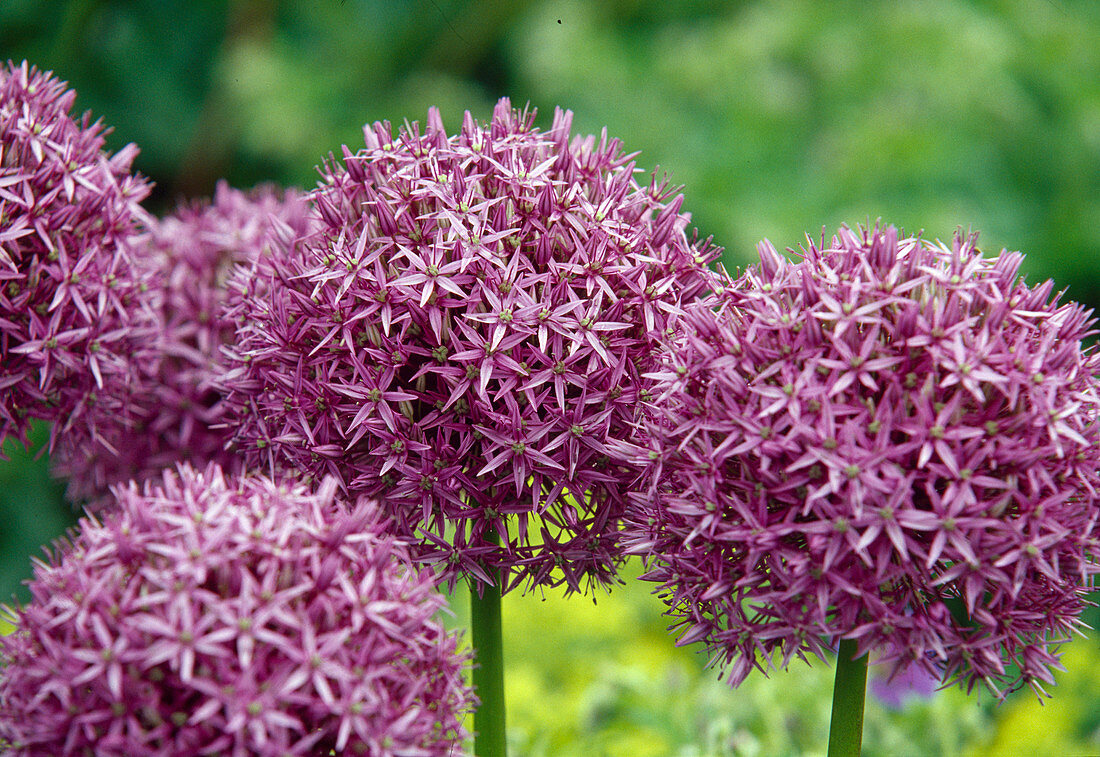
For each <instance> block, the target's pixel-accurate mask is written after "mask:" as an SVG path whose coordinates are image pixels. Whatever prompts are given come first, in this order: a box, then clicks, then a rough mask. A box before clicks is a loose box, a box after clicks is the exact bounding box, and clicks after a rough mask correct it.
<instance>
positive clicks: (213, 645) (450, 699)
mask: <svg viewBox="0 0 1100 757" xmlns="http://www.w3.org/2000/svg"><path fill="white" fill-rule="evenodd" d="M113 491H114V493H115V495H116V496H117V497H118V500H119V501H118V507H117V508H116V509H113V510H112V512H111V513H110V514H108V516H107V517H106V518H105V519H104V520H102V521H99V520H97V519H95V518H94V517H92V516H88V517H87V518H86V519H85V520H84V521H82V522H81V524H80V531H79V532H78V533H77V535H75V536H74V537H73V540H72V543H71V544H62V545H59V548H58V551H57V554H56V555H55V556H54V558H53V559H52V560H50V561H49V562H48V563H44V562H40V563H38V565H37V567H36V571H35V578H34V580H33V581H31V582H30V583H29V587H30V590H31V595H32V601H31V603H30V604H29V605H27V606H25V607H22V608H19V609H17V610H15V611H14V613H13V618H12V622H13V623H14V625H15V626H16V630H15V632H14V633H13V634H12V635H10V636H7V637H0V746H4V745H5V742H6V746H7V747H8V749H9V750H10V752H5V754H8V753H11V754H15V755H27V756H30V755H43V756H45V755H49V757H55V756H58V755H75V754H91V753H94V754H96V755H101V756H103V757H107V756H109V755H164V756H165V757H168V756H169V755H172V756H174V755H183V754H215V753H218V754H233V755H272V757H274V756H275V755H280V756H281V755H288V754H294V755H314V754H329V753H330V752H329V750H330V749H332V750H336V752H337V753H339V754H369V755H392V756H394V757H396V756H397V755H446V754H452V753H454V752H455V751H458V750H460V748H461V739H462V738H463V737H464V736H465V733H464V730H463V726H462V718H463V717H464V715H465V713H466V711H467V710H468V709H469V708H470V706H471V704H472V695H471V693H470V690H469V688H468V687H467V686H466V684H465V683H464V680H463V672H464V667H465V665H466V662H467V656H466V655H465V654H464V653H459V652H458V651H457V650H456V645H457V637H456V636H455V635H453V634H448V633H446V632H445V631H444V629H443V627H442V626H441V625H440V624H439V623H438V622H437V621H436V620H434V619H433V616H434V615H435V613H436V612H437V611H438V610H440V609H441V608H443V607H444V605H445V600H444V599H443V597H442V596H441V595H440V594H438V593H436V592H435V591H434V588H433V587H434V577H432V576H431V575H429V574H428V573H427V572H425V571H418V569H416V568H415V567H413V566H412V564H411V563H410V562H409V561H408V557H407V555H406V553H405V552H404V551H403V549H402V548H401V547H399V546H398V545H397V544H396V543H395V542H394V540H393V538H392V537H390V536H387V535H385V529H384V523H382V522H381V521H380V519H379V517H378V510H377V509H376V507H375V505H374V503H372V502H367V501H361V502H360V504H359V505H357V506H356V507H354V508H351V509H350V510H347V509H345V508H343V507H337V506H336V505H335V503H334V501H333V495H334V493H335V491H336V485H335V482H333V481H331V480H329V481H327V482H325V483H323V484H322V485H321V486H320V489H319V490H318V491H317V492H316V493H311V492H310V491H309V490H307V489H306V488H305V487H303V486H301V485H295V484H282V485H276V484H273V483H272V482H271V481H269V480H268V479H265V478H261V477H253V478H243V479H232V478H230V479H227V478H225V477H224V476H223V474H222V472H221V471H220V470H219V469H218V468H217V467H216V466H213V465H211V466H209V467H207V468H206V470H205V471H203V472H198V471H196V470H195V469H192V468H190V467H188V466H181V467H180V468H179V472H178V474H177V473H167V472H166V473H165V475H164V478H163V481H162V482H161V483H157V484H152V483H150V484H147V485H146V488H145V489H144V491H139V490H138V489H137V487H136V486H134V485H131V486H130V487H129V488H116V489H114V490H113Z"/></svg>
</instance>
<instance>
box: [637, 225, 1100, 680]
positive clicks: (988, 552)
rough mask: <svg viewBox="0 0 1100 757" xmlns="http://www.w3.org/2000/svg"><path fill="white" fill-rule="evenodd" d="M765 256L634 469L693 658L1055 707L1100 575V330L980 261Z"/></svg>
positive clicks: (881, 251) (640, 548)
mask: <svg viewBox="0 0 1100 757" xmlns="http://www.w3.org/2000/svg"><path fill="white" fill-rule="evenodd" d="M760 257H761V261H760V264H759V265H758V266H755V267H753V268H751V269H749V270H748V271H747V272H746V273H745V274H744V276H743V277H742V278H741V279H740V280H738V281H737V282H735V283H734V284H733V285H732V286H730V287H729V288H728V289H727V290H726V291H724V292H723V293H722V294H721V295H720V296H717V297H715V298H714V299H713V300H712V301H711V302H710V303H707V304H705V305H703V306H699V307H695V308H693V309H692V310H691V312H690V313H689V314H688V316H687V317H686V319H685V324H686V326H685V329H684V330H683V332H682V333H681V334H680V335H679V336H678V337H677V338H676V339H674V340H672V345H671V346H672V349H671V350H670V353H669V358H668V363H667V366H666V368H665V370H663V371H662V372H661V374H660V377H659V378H660V381H661V385H660V396H661V397H662V401H661V402H658V403H655V405H654V410H655V415H654V416H653V420H652V421H651V422H650V423H649V424H648V427H647V432H648V434H649V438H648V441H645V442H644V443H641V444H639V445H638V446H639V447H641V448H643V449H642V454H637V455H636V457H638V458H640V459H643V460H648V461H649V469H648V475H647V476H646V477H645V478H644V479H643V482H642V483H641V484H640V485H639V486H638V491H637V492H636V493H635V495H633V498H632V501H633V502H634V504H635V505H636V507H635V508H634V509H633V511H632V515H631V517H630V522H629V524H628V528H627V530H628V532H629V535H628V536H626V537H624V543H625V544H627V545H628V549H629V550H630V551H634V552H639V553H643V554H646V555H649V558H650V560H651V568H652V570H651V572H650V573H649V575H648V578H649V579H651V580H654V581H658V582H660V583H661V587H662V588H661V591H663V593H664V594H665V597H666V601H667V602H668V603H669V605H670V608H671V609H670V613H671V614H673V615H674V616H675V617H677V618H678V621H677V624H676V625H677V626H678V627H679V629H680V631H681V632H682V636H681V637H680V642H681V643H689V642H693V641H698V640H704V641H705V642H706V643H707V644H708V645H709V647H710V648H711V650H712V651H713V652H714V653H715V658H716V660H717V661H718V662H720V663H722V664H724V665H726V666H727V674H728V676H729V679H730V680H731V682H732V683H735V684H736V683H739V682H740V681H742V680H743V679H744V678H745V676H746V675H747V674H748V673H749V672H750V670H751V669H752V668H753V667H761V668H764V667H766V666H768V665H769V664H770V663H771V662H773V661H774V660H775V659H776V655H781V659H782V664H783V665H786V664H787V662H788V661H789V660H790V659H791V658H792V656H800V657H801V656H804V654H805V653H806V652H812V653H816V654H818V655H821V654H822V653H823V649H824V648H825V647H831V648H834V649H835V648H836V645H837V642H838V641H839V640H841V639H851V640H857V641H858V648H859V650H860V652H861V653H862V652H867V651H870V650H877V651H878V652H879V653H880V658H879V659H881V660H883V661H886V662H893V663H894V664H895V666H896V669H898V670H899V671H900V670H903V669H905V668H906V667H907V666H909V665H911V664H917V665H920V666H921V667H923V668H924V669H925V670H927V671H928V672H930V673H932V674H934V675H935V676H936V677H937V678H940V679H942V680H944V681H956V682H959V683H962V684H964V685H966V686H968V687H972V686H973V685H974V684H975V683H977V682H984V683H986V684H988V685H989V687H990V688H991V689H992V690H994V691H997V690H998V687H999V686H1002V685H1006V684H1007V686H1008V687H1010V688H1013V687H1016V686H1019V685H1021V684H1024V683H1026V684H1030V685H1032V686H1033V687H1035V688H1036V689H1037V690H1038V691H1042V689H1041V684H1042V683H1043V682H1049V681H1051V673H1050V669H1051V668H1052V667H1055V666H1056V664H1057V642H1058V641H1060V640H1062V639H1064V637H1065V636H1067V634H1068V633H1069V632H1070V631H1071V630H1073V629H1074V628H1075V627H1076V626H1077V625H1078V624H1079V620H1078V615H1079V613H1080V612H1081V610H1082V608H1083V606H1084V604H1085V597H1084V593H1085V591H1086V590H1087V587H1088V585H1089V584H1090V583H1091V577H1092V576H1093V575H1094V573H1095V572H1096V567H1095V564H1094V562H1093V561H1094V558H1095V554H1096V541H1097V540H1096V533H1095V530H1094V529H1095V524H1096V519H1097V513H1098V508H1097V487H1098V480H1097V475H1098V474H1097V469H1098V467H1100V423H1098V411H1100V393H1098V389H1100V386H1098V381H1097V375H1096V374H1097V371H1098V369H1100V364H1098V358H1097V353H1096V352H1095V351H1093V350H1092V349H1091V348H1090V349H1083V347H1082V340H1083V339H1084V338H1085V337H1086V336H1088V335H1089V334H1090V333H1092V332H1091V329H1092V325H1093V322H1092V321H1091V320H1090V313H1089V312H1087V311H1085V310H1084V309H1083V308H1081V307H1080V306H1078V305H1076V304H1072V303H1069V304H1061V305H1059V304H1058V298H1057V296H1055V297H1052V296H1051V288H1052V287H1051V283H1050V282H1046V283H1044V284H1041V285H1039V286H1037V287H1034V288H1029V287H1028V286H1026V285H1025V284H1024V283H1023V282H1022V280H1021V279H1019V278H1018V277H1017V269H1018V267H1019V265H1020V262H1021V259H1022V256H1021V255H1020V254H1019V253H1009V252H1002V253H1001V255H999V256H998V257H995V258H983V257H982V255H981V253H980V252H979V250H978V249H977V248H976V247H975V238H974V237H963V236H958V235H957V236H956V238H955V239H954V243H953V244H952V245H951V246H950V247H946V246H941V245H938V244H930V243H928V242H925V241H922V240H921V239H919V238H903V239H899V235H898V232H897V230H896V229H894V228H892V227H891V228H885V229H882V228H875V229H873V230H861V231H853V230H850V229H848V228H842V229H841V230H840V232H839V233H838V235H837V236H836V237H834V238H833V240H832V243H831V244H828V245H827V244H826V243H825V240H824V238H822V242H821V244H820V245H817V244H814V243H813V242H812V241H810V242H809V244H808V247H807V248H806V249H805V251H804V254H803V255H802V258H801V260H798V261H797V262H794V263H792V262H789V261H788V260H787V259H786V258H784V257H783V256H781V255H779V254H778V253H777V252H776V251H775V250H774V248H772V247H771V246H770V245H769V244H768V243H766V242H765V243H763V244H762V245H761V247H760ZM646 444H648V445H649V446H648V448H646V447H645V445H646ZM618 449H620V450H622V449H627V447H626V446H625V445H624V446H620V447H619V448H618Z"/></svg>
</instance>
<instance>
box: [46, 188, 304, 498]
mask: <svg viewBox="0 0 1100 757" xmlns="http://www.w3.org/2000/svg"><path fill="white" fill-rule="evenodd" d="M308 207H309V206H308V204H307V202H306V200H305V198H304V196H303V195H302V194H301V193H299V192H297V191H294V190H286V191H277V190H276V189H274V188H273V187H259V188H257V189H256V190H253V191H252V192H249V193H245V192H241V191H239V190H236V189H233V188H231V187H229V186H228V185H227V184H225V183H224V182H222V183H221V184H219V185H218V187H217V190H216V192H215V194H214V198H213V200H212V201H210V202H206V203H190V204H187V205H183V206H181V207H180V208H179V209H178V210H176V211H175V212H174V213H172V214H171V215H169V216H167V217H165V218H163V219H154V220H153V221H152V222H151V223H149V224H148V225H147V227H146V228H145V229H144V230H143V231H142V233H140V234H138V235H136V236H133V237H131V238H130V239H128V240H127V242H126V245H127V247H128V250H129V254H130V258H131V260H132V261H133V264H134V266H135V267H136V268H137V269H139V270H140V271H141V272H142V279H143V281H145V282H147V284H148V287H147V289H146V291H145V293H144V294H143V295H142V297H141V298H140V299H138V300H137V301H136V302H137V304H138V307H134V308H131V313H130V321H131V323H133V324H135V325H136V326H137V327H138V328H140V329H142V331H143V332H144V333H145V334H147V335H148V340H149V344H151V345H152V347H153V348H152V349H149V350H145V351H143V352H142V353H141V354H140V355H135V356H133V357H132V358H131V360H130V361H129V367H130V373H129V381H128V382H125V383H124V382H114V383H112V384H110V385H108V386H107V387H105V388H104V390H103V391H101V392H100V396H101V397H102V396H104V395H113V396H111V401H110V402H103V401H100V402H98V403H97V404H95V405H93V406H91V407H89V408H88V410H87V412H86V415H87V416H89V417H90V419H91V422H89V423H87V424H85V425H83V426H79V427H77V428H74V429H73V430H72V431H70V432H68V433H66V434H64V435H62V436H60V437H59V438H58V440H57V442H56V444H55V449H54V454H53V463H54V468H55V472H56V473H57V474H58V475H59V476H61V477H63V478H65V479H67V480H68V482H69V496H70V498H71V499H73V500H75V501H81V500H83V501H86V502H88V503H89V504H92V505H95V506H98V505H100V504H101V502H102V500H103V499H104V495H105V494H106V492H107V489H108V487H109V486H110V485H112V484H119V483H125V482H127V481H131V480H134V481H139V482H141V481H145V480H148V479H150V478H153V477H157V476H158V475H159V472H160V471H161V470H163V469H164V468H171V467H172V466H173V465H174V464H175V463H178V462H193V463H195V464H197V465H204V464H206V463H208V462H216V463H218V464H219V465H220V466H221V467H222V468H223V469H224V470H226V471H240V470H241V465H240V462H239V456H238V455H236V454H234V452H233V451H232V450H229V449H227V448H226V432H225V429H224V426H223V425H222V424H223V415H224V402H223V401H222V396H221V393H220V392H219V391H218V390H217V388H216V386H215V384H216V381H217V380H218V379H219V378H220V377H221V375H222V373H223V368H222V366H221V361H220V358H221V349H222V347H223V345H226V344H230V343H232V341H233V340H234V324H233V322H232V321H231V320H230V319H229V318H228V317H227V316H226V314H225V311H224V306H225V300H226V281H227V279H228V278H229V276H230V274H231V272H232V271H233V269H234V267H235V266H237V265H248V264H251V263H253V262H254V261H255V260H257V259H259V258H261V257H278V256H280V255H282V254H283V251H284V250H286V249H287V248H288V247H289V245H290V244H292V243H293V240H294V239H296V238H298V237H299V236H301V235H302V234H304V232H305V229H306V223H307V211H308Z"/></svg>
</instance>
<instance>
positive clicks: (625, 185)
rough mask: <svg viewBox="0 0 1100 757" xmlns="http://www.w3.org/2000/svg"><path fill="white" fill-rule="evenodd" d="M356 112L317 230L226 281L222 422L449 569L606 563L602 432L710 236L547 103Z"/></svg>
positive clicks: (611, 535) (450, 572) (615, 430)
mask: <svg viewBox="0 0 1100 757" xmlns="http://www.w3.org/2000/svg"><path fill="white" fill-rule="evenodd" d="M533 118H534V114H533V113H529V112H526V111H524V112H519V111H515V110H513V109H512V108H511V106H510V105H509V103H508V101H507V100H502V101H501V102H500V103H499V104H498V105H497V107H496V109H495V111H494V113H493V117H492V121H491V123H489V124H488V125H486V126H481V125H478V124H477V123H475V121H474V119H473V118H472V117H471V116H470V115H469V114H468V113H467V114H466V117H465V120H464V122H463V125H462V129H461V131H460V132H459V133H458V134H457V135H455V136H448V135H447V133H446V131H445V130H444V127H443V124H442V121H441V119H440V116H439V113H438V111H435V110H434V109H433V110H432V111H430V113H429V116H428V121H427V124H426V127H425V129H424V131H423V132H421V130H420V128H419V126H417V125H415V124H414V125H410V126H407V127H406V128H404V129H402V130H401V131H400V132H399V134H397V135H396V136H394V135H393V134H392V132H391V129H390V126H389V124H383V123H379V124H375V125H373V126H369V127H367V128H366V129H365V130H364V133H365V138H366V149H364V150H361V151H360V152H358V153H356V154H352V153H351V152H350V151H348V150H347V149H346V148H345V151H344V156H343V160H341V161H336V160H333V161H332V162H331V163H330V165H328V166H327V167H326V169H324V171H323V173H324V181H323V182H322V184H321V186H320V188H319V189H318V190H317V191H316V192H314V193H313V195H312V197H311V199H312V201H313V202H314V204H315V206H316V212H317V214H318V218H319V223H320V231H318V232H316V233H315V234H313V235H312V236H311V237H310V238H309V239H307V240H306V241H305V243H304V244H303V245H302V246H301V249H300V250H299V251H298V252H297V253H296V254H294V255H292V256H289V257H288V258H286V259H282V260H272V261H270V265H265V264H263V262H262V261H261V264H260V265H258V266H257V267H256V269H255V270H254V271H251V272H249V274H248V275H247V276H242V277H241V278H240V280H239V282H238V284H239V286H238V289H237V293H235V294H234V295H231V296H233V297H236V303H235V305H234V306H233V308H232V310H231V314H232V315H233V317H235V318H237V319H238V320H237V322H238V331H237V342H236V345H235V347H234V348H233V350H232V353H231V356H230V357H231V358H232V361H231V362H235V368H234V370H232V371H231V372H230V373H229V375H228V376H227V385H228V387H229V401H230V403H231V404H232V405H233V407H234V412H233V413H231V414H230V416H229V423H230V425H231V426H232V427H234V428H235V429H237V435H236V439H237V441H238V443H239V445H240V448H241V450H242V451H243V452H244V454H245V455H246V457H247V459H248V460H249V461H250V464H251V465H256V466H262V467H264V468H268V469H272V470H279V469H283V468H289V469H297V470H303V471H308V472H311V473H313V474H314V475H316V476H322V475H325V474H330V475H333V476H335V477H337V478H338V479H339V480H340V481H341V483H342V485H343V486H344V487H346V489H347V490H348V491H349V492H352V493H355V494H369V495H374V496H379V497H381V498H382V499H383V501H384V503H385V505H386V506H387V507H388V508H389V510H390V512H392V513H393V514H394V515H395V518H396V525H397V527H398V528H399V529H400V531H401V533H402V534H403V535H405V536H406V537H408V538H410V539H411V540H415V541H418V542H419V545H420V547H419V554H420V556H421V557H422V558H423V559H425V560H428V561H431V562H435V563H437V564H439V565H440V566H441V568H442V572H443V574H444V575H445V576H446V577H447V578H449V579H450V580H451V581H452V582H453V581H454V580H455V579H456V578H457V577H458V576H460V575H468V576H472V577H474V578H475V579H476V580H477V582H478V585H479V586H480V585H481V584H482V583H495V582H496V579H495V578H494V577H493V575H492V573H493V571H494V570H501V571H503V572H504V577H503V579H501V584H502V588H503V589H504V590H505V591H507V590H509V589H511V588H514V587H516V586H518V585H520V584H521V583H525V584H526V585H529V586H530V585H559V584H563V583H564V584H565V586H566V587H567V590H577V589H581V588H587V585H588V583H591V582H593V581H595V582H601V583H602V582H607V581H609V580H611V578H612V577H613V576H614V567H615V565H616V563H617V561H618V560H619V559H620V558H619V553H618V549H617V543H616V542H617V534H616V531H617V523H618V518H619V516H620V514H621V511H622V508H623V506H624V497H623V495H622V493H621V492H620V491H619V486H618V483H617V477H618V472H617V471H616V470H615V469H614V466H613V465H612V464H611V463H610V459H609V455H608V448H607V443H608V440H609V439H613V438H616V437H617V436H620V435H622V434H624V433H626V431H627V429H628V428H629V427H630V426H631V424H633V423H634V422H635V420H636V407H637V404H638V402H639V400H640V399H641V398H642V397H644V396H645V394H646V391H647V386H648V383H649V382H648V380H646V379H643V377H642V376H643V374H645V373H646V372H647V371H649V370H650V365H651V363H652V361H653V357H654V354H655V350H654V348H653V344H654V342H653V336H654V335H658V334H662V333H663V332H664V331H665V329H666V328H668V327H669V324H670V323H671V322H672V321H673V320H674V319H675V317H676V316H677V314H678V313H679V312H680V309H681V303H682V302H684V301H687V300H691V299H693V298H695V297H697V296H698V295H699V294H700V293H701V292H702V291H703V290H704V289H705V288H706V287H707V286H708V283H707V281H708V272H707V268H706V265H705V264H706V262H708V261H709V260H710V259H711V258H712V257H714V256H715V255H716V254H717V251H716V250H715V249H714V248H712V247H710V245H709V244H708V243H700V242H697V241H695V240H694V239H689V238H688V237H687V236H686V234H685V229H686V227H687V224H688V217H687V216H686V215H684V214H682V213H681V212H680V207H681V203H682V197H681V196H675V197H674V196H673V195H672V192H671V190H670V189H669V187H668V186H667V185H666V184H665V183H663V182H662V181H658V180H656V179H653V180H652V181H650V182H649V183H647V184H639V183H638V182H637V181H636V180H635V172H636V169H635V168H634V163H633V162H632V161H631V157H632V156H629V155H624V154H623V153H622V152H621V150H620V147H619V143H618V141H617V140H608V139H607V136H606V134H604V135H603V136H601V137H600V138H599V139H597V138H595V137H587V138H582V137H576V138H574V139H572V141H571V136H570V125H571V118H572V116H571V114H570V113H568V112H562V111H558V112H557V113H556V115H555V118H554V122H553V126H552V128H551V129H550V130H549V131H548V132H540V131H539V130H538V129H536V128H534V126H533Z"/></svg>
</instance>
